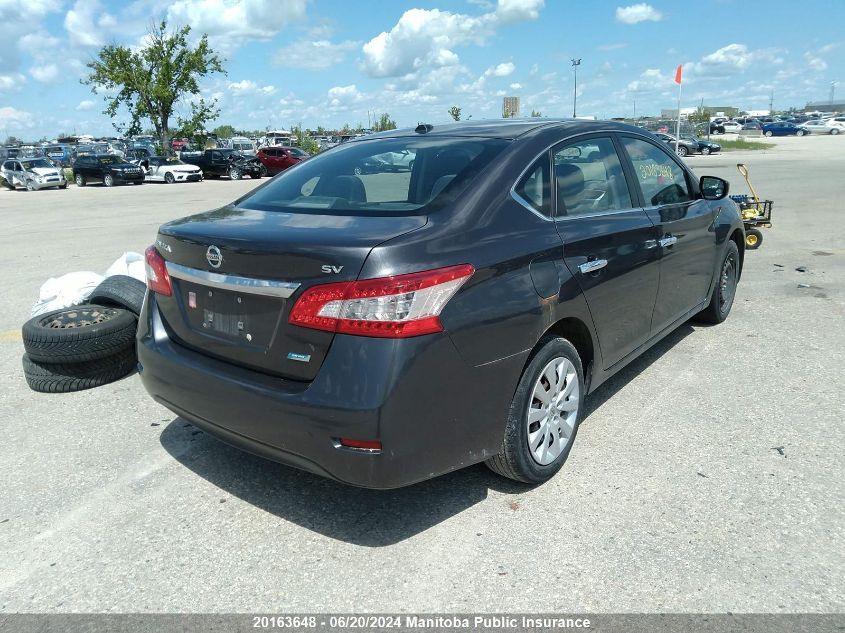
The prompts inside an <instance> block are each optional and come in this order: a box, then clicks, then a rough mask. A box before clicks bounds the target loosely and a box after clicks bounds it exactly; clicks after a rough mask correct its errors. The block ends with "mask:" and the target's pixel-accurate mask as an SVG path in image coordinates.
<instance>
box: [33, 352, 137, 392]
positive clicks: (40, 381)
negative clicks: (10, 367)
mask: <svg viewBox="0 0 845 633" xmlns="http://www.w3.org/2000/svg"><path fill="white" fill-rule="evenodd" d="M22 363H23V375H24V378H26V382H27V384H28V385H29V388H30V389H32V390H33V391H38V392H40V393H70V392H73V391H82V390H83V389H92V388H93V387H99V386H101V385H105V384H108V383H110V382H114V381H116V380H120V379H121V378H123V377H124V376H128V375H129V374H131V373H132V372H133V371H135V368H136V367H137V366H138V358H137V357H136V355H135V348H134V347H127V348H125V349H123V350H121V351H120V352H118V353H116V354H112V355H111V356H108V357H106V358H101V359H99V360H95V361H89V362H84V363H40V362H38V361H34V360H32V358H30V357H29V355H27V354H24V355H23V358H22Z"/></svg>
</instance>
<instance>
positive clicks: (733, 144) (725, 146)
mask: <svg viewBox="0 0 845 633" xmlns="http://www.w3.org/2000/svg"><path fill="white" fill-rule="evenodd" d="M719 145H721V146H722V150H723V151H726V152H734V151H739V150H742V151H745V150H749V151H755V150H760V149H769V148H770V147H771V146H772V144H771V143H762V142H760V141H746V140H743V139H738V140H736V141H723V140H722V139H719Z"/></svg>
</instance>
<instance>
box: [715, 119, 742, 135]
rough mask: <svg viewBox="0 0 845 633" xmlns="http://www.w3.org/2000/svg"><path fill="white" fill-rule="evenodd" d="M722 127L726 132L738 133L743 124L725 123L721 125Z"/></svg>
mask: <svg viewBox="0 0 845 633" xmlns="http://www.w3.org/2000/svg"><path fill="white" fill-rule="evenodd" d="M720 125H721V126H722V127H723V128H725V132H735V133H738V132H739V131H740V130H741V129H742V124H741V123H737V122H736V121H725V122H723V123H720Z"/></svg>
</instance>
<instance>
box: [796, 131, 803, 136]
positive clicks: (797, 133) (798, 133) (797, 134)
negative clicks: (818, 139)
mask: <svg viewBox="0 0 845 633" xmlns="http://www.w3.org/2000/svg"><path fill="white" fill-rule="evenodd" d="M795 136H804V130H798V131H797V132H796V133H795Z"/></svg>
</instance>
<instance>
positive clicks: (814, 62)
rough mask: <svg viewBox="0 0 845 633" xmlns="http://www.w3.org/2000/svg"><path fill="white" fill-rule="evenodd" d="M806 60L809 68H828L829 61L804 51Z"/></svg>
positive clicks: (818, 69)
mask: <svg viewBox="0 0 845 633" xmlns="http://www.w3.org/2000/svg"><path fill="white" fill-rule="evenodd" d="M804 60H805V61H806V62H807V68H809V69H811V70H817V71H819V72H821V71H823V70H827V62H826V61H824V60H823V59H822V58H821V57H818V56H817V55H814V54H813V53H810V52H807V53H804Z"/></svg>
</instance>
